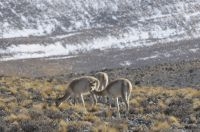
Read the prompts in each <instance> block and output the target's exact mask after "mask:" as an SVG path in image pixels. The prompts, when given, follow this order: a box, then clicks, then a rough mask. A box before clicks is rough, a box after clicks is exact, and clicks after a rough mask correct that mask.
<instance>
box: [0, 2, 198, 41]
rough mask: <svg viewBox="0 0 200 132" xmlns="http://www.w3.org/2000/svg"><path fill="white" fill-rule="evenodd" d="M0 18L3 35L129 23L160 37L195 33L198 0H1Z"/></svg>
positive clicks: (136, 28)
mask: <svg viewBox="0 0 200 132" xmlns="http://www.w3.org/2000/svg"><path fill="white" fill-rule="evenodd" d="M0 20H1V21H0V22H1V26H0V27H1V30H3V32H4V33H3V36H4V37H19V36H29V35H46V34H51V33H54V34H58V33H66V32H71V31H77V30H82V29H91V28H100V27H101V28H105V27H112V26H118V27H124V26H130V27H132V30H133V31H136V32H141V34H142V33H143V32H146V33H147V34H148V37H152V38H164V37H169V36H174V35H184V34H188V35H193V34H197V33H199V30H200V0H123V1H122V0H1V1H0ZM1 30H0V31H1ZM137 34H138V33H137ZM139 35H140V33H139V34H138V36H139Z"/></svg>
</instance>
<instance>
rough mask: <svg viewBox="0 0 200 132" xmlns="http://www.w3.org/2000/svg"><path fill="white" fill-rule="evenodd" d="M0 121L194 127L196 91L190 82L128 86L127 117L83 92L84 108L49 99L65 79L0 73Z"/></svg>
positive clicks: (199, 110)
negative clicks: (188, 85) (174, 85)
mask: <svg viewBox="0 0 200 132" xmlns="http://www.w3.org/2000/svg"><path fill="white" fill-rule="evenodd" d="M0 84H1V85H0V116H1V118H0V119H1V121H2V122H1V123H0V127H2V128H4V127H5V124H6V127H8V128H10V129H11V128H13V125H14V126H16V127H15V128H17V129H22V130H24V131H25V130H29V129H33V130H35V131H42V130H44V129H50V130H52V131H60V132H65V131H66V132H67V131H82V130H85V131H94V132H97V131H98V132H99V131H101V132H108V131H109V132H117V131H127V130H130V131H167V130H173V129H186V128H191V127H195V126H196V127H198V124H199V122H200V117H199V115H200V91H199V90H197V89H192V88H182V89H175V88H163V87H134V89H133V91H132V93H133V94H132V96H131V98H130V113H129V116H128V119H125V118H124V117H123V116H124V114H125V113H123V112H124V109H125V105H124V104H123V103H122V104H120V108H121V109H123V110H121V113H122V115H121V116H122V119H117V118H116V112H117V110H116V107H113V108H111V109H109V106H108V105H106V104H101V103H98V104H97V105H96V106H92V101H91V98H90V97H89V96H88V97H86V101H85V103H86V109H85V108H84V107H83V105H82V103H81V102H79V103H78V104H76V106H74V105H73V103H72V102H71V101H70V100H68V101H64V102H63V103H62V104H61V105H60V106H59V107H56V106H55V99H56V98H58V97H60V96H62V95H63V94H64V91H65V87H66V84H59V82H56V80H53V81H48V79H28V78H18V77H1V78H0Z"/></svg>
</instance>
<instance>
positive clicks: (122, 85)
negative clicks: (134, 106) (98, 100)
mask: <svg viewBox="0 0 200 132" xmlns="http://www.w3.org/2000/svg"><path fill="white" fill-rule="evenodd" d="M131 91H132V84H131V82H130V81H129V80H128V79H125V78H119V79H116V80H114V81H112V82H110V83H109V84H108V85H107V87H106V88H105V89H104V90H101V91H96V90H94V91H92V92H93V93H94V94H96V95H98V96H108V97H109V98H115V99H116V103H117V110H118V116H119V117H120V113H119V103H118V98H119V97H121V98H122V100H123V101H124V102H125V104H126V115H127V114H128V111H129V98H130V95H131Z"/></svg>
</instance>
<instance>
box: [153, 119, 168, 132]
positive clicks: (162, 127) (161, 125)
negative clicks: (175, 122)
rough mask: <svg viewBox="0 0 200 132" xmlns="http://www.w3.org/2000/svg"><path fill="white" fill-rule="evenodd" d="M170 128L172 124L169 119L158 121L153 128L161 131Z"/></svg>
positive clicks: (156, 131)
mask: <svg viewBox="0 0 200 132" xmlns="http://www.w3.org/2000/svg"><path fill="white" fill-rule="evenodd" d="M169 128H170V124H169V123H168V122H167V121H163V122H156V123H155V125H154V126H153V127H152V130H153V131H155V132H160V131H163V130H167V129H169Z"/></svg>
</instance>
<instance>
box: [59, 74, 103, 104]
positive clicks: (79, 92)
mask: <svg viewBox="0 0 200 132" xmlns="http://www.w3.org/2000/svg"><path fill="white" fill-rule="evenodd" d="M99 83H100V82H99V80H98V79H96V78H95V77H92V76H82V77H79V78H75V79H73V80H72V81H71V82H70V83H69V84H68V85H67V88H66V90H65V93H64V96H63V97H60V98H58V99H56V102H55V103H56V106H59V105H60V104H61V103H62V102H63V101H64V100H66V99H69V97H70V96H73V97H75V98H76V97H81V100H82V103H83V105H84V107H85V103H84V99H83V96H84V95H88V94H91V95H92V97H93V100H94V102H95V104H96V102H97V100H96V98H95V96H94V94H93V93H91V92H92V91H93V90H95V89H98V88H99V85H100V84H99Z"/></svg>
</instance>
